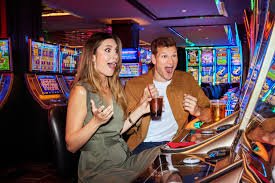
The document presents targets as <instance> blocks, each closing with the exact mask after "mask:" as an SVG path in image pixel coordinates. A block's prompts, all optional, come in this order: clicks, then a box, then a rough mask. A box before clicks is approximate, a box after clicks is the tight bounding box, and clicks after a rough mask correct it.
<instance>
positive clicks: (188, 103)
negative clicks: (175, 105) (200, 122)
mask: <svg viewBox="0 0 275 183" xmlns="http://www.w3.org/2000/svg"><path fill="white" fill-rule="evenodd" d="M197 102H198V100H197V98H195V97H193V96H191V95H188V94H184V98H183V102H182V104H183V108H184V110H186V111H188V112H189V113H190V114H191V115H193V116H196V117H198V116H200V109H199V106H198V104H197Z"/></svg>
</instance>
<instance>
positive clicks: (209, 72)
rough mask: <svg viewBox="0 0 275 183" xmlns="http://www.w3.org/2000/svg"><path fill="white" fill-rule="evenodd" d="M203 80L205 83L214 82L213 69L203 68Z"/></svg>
mask: <svg viewBox="0 0 275 183" xmlns="http://www.w3.org/2000/svg"><path fill="white" fill-rule="evenodd" d="M201 80H202V82H203V83H212V82H213V67H202V72H201Z"/></svg>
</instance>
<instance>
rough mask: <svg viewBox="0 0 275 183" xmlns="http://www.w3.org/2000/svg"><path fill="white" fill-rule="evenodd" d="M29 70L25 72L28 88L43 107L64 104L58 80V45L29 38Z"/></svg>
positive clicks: (64, 100)
mask: <svg viewBox="0 0 275 183" xmlns="http://www.w3.org/2000/svg"><path fill="white" fill-rule="evenodd" d="M28 44H29V55H30V60H29V72H30V73H27V74H25V79H26V83H27V86H28V89H29V91H30V93H31V95H32V97H33V98H34V100H35V101H36V102H38V103H39V105H40V106H41V107H42V108H43V109H50V108H52V107H54V106H65V105H66V103H67V100H66V97H65V95H64V93H63V91H62V88H61V86H60V84H59V82H58V77H60V76H58V75H57V74H58V73H59V59H58V58H59V45H57V44H49V43H44V42H38V41H33V40H31V39H29V42H28Z"/></svg>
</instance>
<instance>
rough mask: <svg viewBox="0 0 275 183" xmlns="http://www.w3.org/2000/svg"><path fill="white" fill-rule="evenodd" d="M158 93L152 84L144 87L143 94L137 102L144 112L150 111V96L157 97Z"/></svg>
mask: <svg viewBox="0 0 275 183" xmlns="http://www.w3.org/2000/svg"><path fill="white" fill-rule="evenodd" d="M158 95H159V93H158V90H157V88H156V87H155V85H154V84H149V85H148V86H147V87H146V88H144V91H143V95H142V97H141V99H140V102H139V104H140V107H141V108H142V110H143V111H144V114H146V113H149V112H150V101H151V100H152V98H154V97H157V96H158Z"/></svg>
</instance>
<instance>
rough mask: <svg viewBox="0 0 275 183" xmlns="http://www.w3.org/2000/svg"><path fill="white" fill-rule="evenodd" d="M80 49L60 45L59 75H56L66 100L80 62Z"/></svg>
mask: <svg viewBox="0 0 275 183" xmlns="http://www.w3.org/2000/svg"><path fill="white" fill-rule="evenodd" d="M80 54H81V47H77V48H76V47H70V46H62V45H60V49H59V65H60V70H59V72H60V75H57V79H58V82H59V84H60V86H61V88H62V91H63V93H64V95H65V97H66V98H67V99H68V98H69V95H70V89H71V87H72V84H73V82H74V78H75V76H74V75H75V74H76V71H77V66H78V64H79V61H80Z"/></svg>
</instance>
